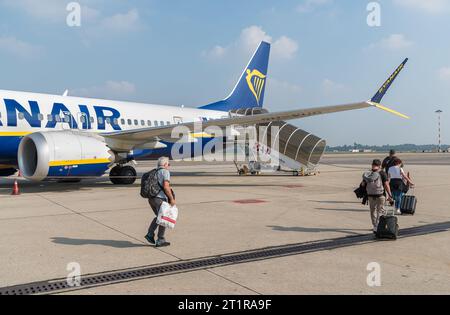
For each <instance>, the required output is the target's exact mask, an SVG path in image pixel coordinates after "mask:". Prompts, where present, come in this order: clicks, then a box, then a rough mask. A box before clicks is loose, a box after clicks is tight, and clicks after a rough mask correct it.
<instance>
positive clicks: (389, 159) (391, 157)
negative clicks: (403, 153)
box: [382, 150, 397, 174]
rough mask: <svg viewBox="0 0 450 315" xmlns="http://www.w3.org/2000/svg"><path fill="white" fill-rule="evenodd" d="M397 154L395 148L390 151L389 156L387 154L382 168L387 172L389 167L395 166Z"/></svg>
mask: <svg viewBox="0 0 450 315" xmlns="http://www.w3.org/2000/svg"><path fill="white" fill-rule="evenodd" d="M396 154H397V152H395V150H391V151H389V156H387V157H386V158H385V159H384V160H383V164H382V168H383V169H384V171H385V172H386V174H388V172H389V168H391V167H392V166H394V161H395V160H396V159H397V156H396Z"/></svg>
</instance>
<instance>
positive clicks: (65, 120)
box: [64, 115, 70, 123]
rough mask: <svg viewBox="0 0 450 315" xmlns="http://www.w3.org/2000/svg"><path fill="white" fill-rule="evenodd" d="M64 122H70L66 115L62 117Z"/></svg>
mask: <svg viewBox="0 0 450 315" xmlns="http://www.w3.org/2000/svg"><path fill="white" fill-rule="evenodd" d="M64 122H66V123H68V122H70V117H69V116H68V115H65V116H64Z"/></svg>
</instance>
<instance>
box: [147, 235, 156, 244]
mask: <svg viewBox="0 0 450 315" xmlns="http://www.w3.org/2000/svg"><path fill="white" fill-rule="evenodd" d="M145 239H146V240H147V242H149V243H150V245H152V246H156V242H155V238H154V237H150V236H148V235H145Z"/></svg>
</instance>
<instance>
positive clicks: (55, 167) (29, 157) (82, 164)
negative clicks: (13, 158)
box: [18, 131, 115, 181]
mask: <svg viewBox="0 0 450 315" xmlns="http://www.w3.org/2000/svg"><path fill="white" fill-rule="evenodd" d="M18 161H19V168H20V171H21V172H22V175H23V176H24V177H25V178H27V179H29V180H32V181H42V180H52V179H54V180H64V179H70V178H83V177H98V176H102V175H103V174H104V173H105V172H106V171H107V170H108V168H109V166H110V165H111V164H112V163H114V161H115V154H114V153H113V152H111V151H110V150H109V148H108V147H107V146H106V144H105V142H104V140H103V138H102V137H99V136H95V135H91V134H84V133H81V132H75V131H54V132H37V133H33V134H30V135H27V136H25V137H24V138H23V139H22V141H21V142H20V145H19V152H18Z"/></svg>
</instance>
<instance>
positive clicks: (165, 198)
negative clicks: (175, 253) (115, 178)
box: [143, 157, 176, 247]
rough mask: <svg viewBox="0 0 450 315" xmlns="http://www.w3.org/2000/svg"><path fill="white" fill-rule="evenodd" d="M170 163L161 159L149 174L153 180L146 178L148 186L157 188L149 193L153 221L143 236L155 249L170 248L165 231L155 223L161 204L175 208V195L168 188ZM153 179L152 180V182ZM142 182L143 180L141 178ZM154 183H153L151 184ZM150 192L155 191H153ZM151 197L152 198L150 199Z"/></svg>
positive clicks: (167, 159)
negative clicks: (156, 237)
mask: <svg viewBox="0 0 450 315" xmlns="http://www.w3.org/2000/svg"><path fill="white" fill-rule="evenodd" d="M169 168H170V162H169V158H167V157H161V158H160V159H159V160H158V167H157V169H156V170H154V171H152V172H150V173H149V174H151V175H150V176H152V175H153V178H148V179H147V180H148V181H149V183H150V184H149V185H152V184H153V186H159V187H157V189H156V192H155V193H151V194H150V195H149V198H148V202H149V204H150V207H151V208H152V210H153V212H154V213H155V216H156V217H155V219H153V221H152V223H151V224H150V227H149V229H148V233H147V235H146V236H145V239H146V240H147V241H148V242H149V243H150V244H152V245H154V246H156V247H164V246H170V243H169V242H167V241H166V239H165V237H164V234H165V231H166V228H165V227H163V226H159V225H158V224H157V223H156V222H157V218H158V213H159V209H160V208H161V204H162V203H163V202H168V203H169V204H170V205H171V206H175V205H176V202H175V195H174V193H173V190H172V188H171V186H170V171H169ZM152 179H153V180H152ZM143 180H144V178H143ZM153 182H154V183H153ZM151 190H153V191H155V189H152V188H151ZM152 195H153V197H152ZM157 229H158V239H157V240H156V241H155V233H156V230H157Z"/></svg>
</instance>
